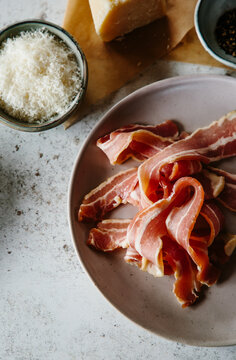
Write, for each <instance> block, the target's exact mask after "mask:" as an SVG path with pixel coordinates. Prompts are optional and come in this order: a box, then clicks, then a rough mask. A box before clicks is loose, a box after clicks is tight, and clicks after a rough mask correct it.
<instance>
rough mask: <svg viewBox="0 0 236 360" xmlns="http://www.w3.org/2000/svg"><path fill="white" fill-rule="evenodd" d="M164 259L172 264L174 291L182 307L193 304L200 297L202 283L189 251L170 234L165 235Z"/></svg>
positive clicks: (163, 239)
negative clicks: (198, 278)
mask: <svg viewBox="0 0 236 360" xmlns="http://www.w3.org/2000/svg"><path fill="white" fill-rule="evenodd" d="M162 241H163V259H164V261H166V262H167V263H168V265H169V266H171V268H172V270H173V273H174V275H175V279H176V281H175V283H174V287H173V292H174V294H175V296H176V298H177V300H178V301H179V302H180V303H181V304H182V307H183V308H185V307H187V306H190V305H192V304H193V303H194V302H195V301H196V300H197V298H198V295H197V292H198V291H199V290H200V287H201V284H200V283H199V281H198V280H197V278H196V274H197V269H196V266H195V265H194V264H193V262H192V261H191V259H190V257H189V255H188V253H187V252H186V251H185V250H184V249H183V248H182V246H180V245H179V244H178V243H177V242H176V241H173V240H172V239H171V238H170V237H169V236H164V237H163V238H162Z"/></svg>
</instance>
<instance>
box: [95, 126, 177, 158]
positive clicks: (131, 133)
mask: <svg viewBox="0 0 236 360" xmlns="http://www.w3.org/2000/svg"><path fill="white" fill-rule="evenodd" d="M178 135H179V131H178V128H177V126H176V124H175V123H174V122H173V121H170V120H167V121H166V122H164V123H162V124H159V125H156V126H150V125H129V126H125V127H123V128H120V129H118V130H116V131H113V132H112V133H110V134H108V135H105V136H103V137H101V138H100V139H99V140H98V141H97V146H98V147H99V148H100V149H101V150H103V151H104V153H105V154H106V155H107V157H108V159H109V160H110V163H111V164H113V165H114V164H121V163H123V162H124V161H125V160H127V159H128V158H130V157H132V158H134V159H136V160H144V159H147V158H149V157H151V156H153V155H154V154H156V153H157V152H159V151H160V150H162V149H164V148H165V147H166V146H168V145H170V144H172V143H173V142H174V141H175V140H177V139H178Z"/></svg>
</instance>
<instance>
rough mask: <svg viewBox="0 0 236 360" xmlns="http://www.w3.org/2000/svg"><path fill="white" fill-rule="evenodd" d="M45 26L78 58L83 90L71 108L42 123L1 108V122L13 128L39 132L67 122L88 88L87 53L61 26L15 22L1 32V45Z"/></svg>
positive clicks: (35, 21)
mask: <svg viewBox="0 0 236 360" xmlns="http://www.w3.org/2000/svg"><path fill="white" fill-rule="evenodd" d="M40 28H44V29H46V30H48V31H49V32H50V33H52V34H53V35H55V36H56V37H57V38H59V39H61V40H62V41H63V42H64V43H65V44H66V45H67V46H68V48H69V49H70V50H72V52H73V53H74V55H75V57H76V60H77V62H78V66H79V68H80V72H81V80H82V85H81V91H80V92H79V93H78V94H77V96H76V97H75V98H74V100H73V101H72V102H71V104H70V107H69V109H68V110H67V111H66V112H65V113H64V114H63V115H62V116H55V117H53V118H51V119H49V120H48V121H45V122H43V123H42V124H37V123H27V122H23V121H21V120H19V119H16V118H13V117H12V116H9V115H7V114H6V113H5V112H4V111H3V110H2V109H1V108H0V122H1V123H2V124H4V125H7V126H10V127H11V128H13V129H16V130H21V131H28V132H38V131H44V130H48V129H51V128H54V127H56V126H58V125H60V124H62V123H63V122H65V121H66V120H67V119H68V118H69V117H70V116H71V115H72V114H73V113H74V112H75V111H77V110H78V107H79V106H80V104H81V101H82V99H83V97H84V94H85V92H86V89H87V83H88V66H87V61H86V58H85V55H84V53H83V51H82V50H81V48H80V46H79V44H78V43H77V42H76V41H75V39H74V38H73V37H72V36H71V35H70V34H69V33H68V32H67V31H66V30H64V29H62V28H61V27H60V26H58V25H55V24H52V23H50V22H45V21H41V20H27V21H23V22H20V23H16V24H13V25H11V26H9V27H7V28H5V29H3V30H2V31H1V32H0V45H1V44H2V42H3V41H5V40H6V39H7V38H12V37H15V36H17V35H18V34H19V33H20V32H22V31H30V30H36V29H40Z"/></svg>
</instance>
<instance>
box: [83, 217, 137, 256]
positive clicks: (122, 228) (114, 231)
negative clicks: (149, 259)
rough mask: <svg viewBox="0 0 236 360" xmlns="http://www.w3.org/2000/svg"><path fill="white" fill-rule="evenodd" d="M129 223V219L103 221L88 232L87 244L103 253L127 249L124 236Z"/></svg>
mask: <svg viewBox="0 0 236 360" xmlns="http://www.w3.org/2000/svg"><path fill="white" fill-rule="evenodd" d="M130 222H131V220H129V219H107V220H103V221H102V222H100V223H98V224H97V228H93V229H91V230H90V233H89V237H88V241H87V244H88V245H92V246H94V247H95V248H96V249H97V250H102V251H104V252H106V251H113V250H115V249H118V248H124V249H125V248H127V247H128V246H129V244H128V243H127V239H126V234H127V228H128V226H129V224H130Z"/></svg>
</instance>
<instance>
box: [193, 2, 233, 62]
mask: <svg viewBox="0 0 236 360" xmlns="http://www.w3.org/2000/svg"><path fill="white" fill-rule="evenodd" d="M235 8H236V1H235V0H199V1H198V3H197V5H196V9H195V15H194V22H195V28H196V32H197V35H198V37H199V40H200V41H201V43H202V45H203V47H204V48H205V50H206V51H207V52H208V53H209V54H210V55H211V56H212V57H213V58H215V59H216V60H218V61H219V62H221V63H222V64H224V65H226V66H230V67H232V68H236V58H235V57H233V56H231V55H228V54H226V53H225V51H224V50H222V49H221V48H220V46H219V45H218V43H217V40H216V37H215V28H216V24H217V21H218V19H219V18H220V16H221V15H223V14H224V13H225V12H226V11H229V10H231V9H235Z"/></svg>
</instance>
